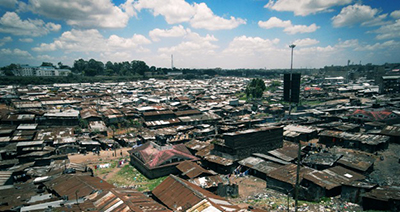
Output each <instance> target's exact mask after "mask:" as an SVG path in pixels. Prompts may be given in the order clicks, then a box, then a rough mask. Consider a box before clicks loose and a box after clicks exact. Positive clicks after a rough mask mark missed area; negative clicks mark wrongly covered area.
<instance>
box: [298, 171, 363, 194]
mask: <svg viewBox="0 0 400 212" xmlns="http://www.w3.org/2000/svg"><path fill="white" fill-rule="evenodd" d="M363 179H365V176H364V175H361V174H358V173H356V172H353V171H351V170H348V169H346V168H343V167H340V166H335V167H332V168H329V169H325V170H323V171H319V170H314V171H312V172H309V173H307V174H305V175H304V177H303V181H302V182H301V188H302V189H301V194H300V196H301V198H303V199H305V200H309V201H318V200H319V199H320V198H322V197H334V196H337V195H340V193H341V191H342V184H343V183H346V182H352V181H355V180H363Z"/></svg>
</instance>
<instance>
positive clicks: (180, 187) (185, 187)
mask: <svg viewBox="0 0 400 212" xmlns="http://www.w3.org/2000/svg"><path fill="white" fill-rule="evenodd" d="M152 193H153V195H154V196H155V197H156V198H157V199H158V200H160V201H161V202H162V203H163V204H165V205H166V206H167V207H169V208H170V209H171V210H173V211H239V210H240V208H239V207H238V206H236V205H234V204H232V203H230V202H228V201H227V200H226V199H224V198H222V197H220V196H217V195H215V194H213V193H211V192H209V191H206V190H204V189H202V188H200V187H198V186H196V185H194V184H192V183H190V182H188V181H186V180H183V179H180V178H179V177H176V176H174V175H170V176H169V177H168V178H166V179H165V180H164V181H163V182H162V183H161V184H160V185H158V186H157V187H156V188H155V189H154V190H153V191H152Z"/></svg>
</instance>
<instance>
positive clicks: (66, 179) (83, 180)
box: [43, 175, 114, 200]
mask: <svg viewBox="0 0 400 212" xmlns="http://www.w3.org/2000/svg"><path fill="white" fill-rule="evenodd" d="M43 184H44V185H45V186H46V188H47V190H49V191H50V192H51V193H53V194H54V195H56V196H58V197H61V198H64V197H66V198H67V199H69V200H71V199H80V198H83V197H87V196H88V195H90V194H92V193H94V192H95V191H99V190H103V191H105V190H109V189H111V188H113V187H114V186H113V185H111V184H109V183H107V182H106V181H104V180H103V179H100V178H98V177H92V176H90V175H60V176H58V177H56V178H53V179H52V180H50V181H47V182H44V183H43Z"/></svg>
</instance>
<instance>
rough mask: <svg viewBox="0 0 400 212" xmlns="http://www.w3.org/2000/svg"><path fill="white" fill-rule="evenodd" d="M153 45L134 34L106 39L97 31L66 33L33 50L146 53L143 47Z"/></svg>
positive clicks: (72, 31) (112, 36) (144, 38)
mask: <svg viewBox="0 0 400 212" xmlns="http://www.w3.org/2000/svg"><path fill="white" fill-rule="evenodd" d="M149 43H151V41H150V40H148V39H147V38H146V37H144V36H143V35H137V34H134V35H133V36H132V37H131V38H122V37H119V36H117V35H111V36H110V37H109V38H104V37H103V35H101V34H100V32H99V31H98V30H96V29H90V30H76V29H72V30H71V31H66V32H64V33H63V34H62V35H61V37H59V38H57V39H55V41H54V42H53V43H42V44H40V45H39V46H38V47H35V48H33V49H32V50H34V51H37V52H44V51H55V50H64V51H65V52H115V51H131V52H132V51H144V49H143V45H146V44H149Z"/></svg>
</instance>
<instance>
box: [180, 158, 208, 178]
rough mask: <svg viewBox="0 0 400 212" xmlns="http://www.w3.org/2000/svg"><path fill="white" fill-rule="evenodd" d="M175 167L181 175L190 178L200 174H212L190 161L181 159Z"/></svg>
mask: <svg viewBox="0 0 400 212" xmlns="http://www.w3.org/2000/svg"><path fill="white" fill-rule="evenodd" d="M176 168H177V169H179V171H181V172H182V174H181V175H182V176H187V177H189V178H190V179H192V178H195V177H198V176H200V175H202V174H206V175H212V174H211V173H210V172H209V171H208V170H206V169H204V168H203V167H201V166H200V165H198V164H197V163H195V162H192V161H183V162H181V163H180V164H179V165H177V166H176Z"/></svg>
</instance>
